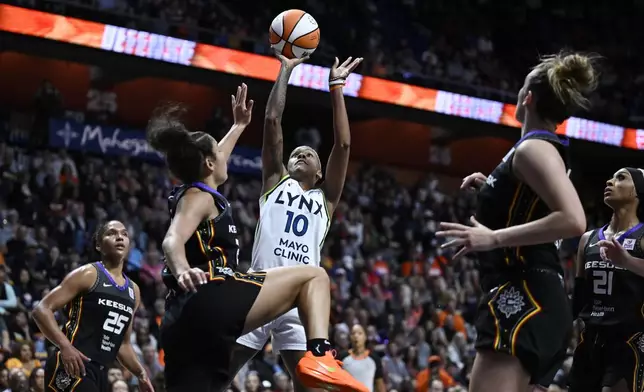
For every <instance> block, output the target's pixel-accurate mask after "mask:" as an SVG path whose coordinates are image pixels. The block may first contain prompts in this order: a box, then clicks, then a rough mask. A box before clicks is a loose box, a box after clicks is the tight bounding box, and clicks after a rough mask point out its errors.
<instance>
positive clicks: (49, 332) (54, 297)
mask: <svg viewBox="0 0 644 392" xmlns="http://www.w3.org/2000/svg"><path fill="white" fill-rule="evenodd" d="M96 279H97V272H96V268H94V267H93V266H91V265H86V266H83V267H80V268H78V269H75V270H74V271H72V272H70V274H69V275H67V276H66V277H65V279H63V281H62V283H61V284H60V285H58V286H57V287H56V288H54V289H53V290H52V291H51V292H50V293H49V294H47V295H46V296H45V298H43V299H42V301H40V302H39V303H38V306H36V308H35V309H34V310H33V312H32V313H31V316H32V317H33V319H34V321H35V322H36V325H38V328H40V331H41V332H42V333H43V334H44V335H45V337H46V338H47V339H49V341H51V342H52V343H54V344H55V345H56V346H57V347H58V348H59V349H60V357H61V361H62V362H63V365H64V367H65V371H66V372H67V374H69V375H71V376H73V377H81V376H84V375H85V365H84V364H83V361H89V360H90V359H89V358H87V357H86V356H85V355H83V353H81V352H80V351H78V350H77V349H76V348H74V346H73V345H72V343H71V342H70V341H69V339H67V336H65V334H64V333H63V332H62V331H61V330H60V329H59V328H58V323H57V322H56V317H55V316H54V312H56V311H57V310H59V309H62V308H63V306H65V305H67V304H68V303H70V302H72V300H73V299H74V298H76V296H78V295H79V294H82V293H84V292H87V291H88V290H89V289H90V288H91V287H92V286H93V285H94V282H96Z"/></svg>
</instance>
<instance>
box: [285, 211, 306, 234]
mask: <svg viewBox="0 0 644 392" xmlns="http://www.w3.org/2000/svg"><path fill="white" fill-rule="evenodd" d="M308 229H309V218H307V217H306V215H302V214H298V215H295V213H294V212H293V211H286V227H284V232H285V233H291V232H293V234H295V235H296V236H298V237H301V236H303V235H304V234H306V231H307V230H308Z"/></svg>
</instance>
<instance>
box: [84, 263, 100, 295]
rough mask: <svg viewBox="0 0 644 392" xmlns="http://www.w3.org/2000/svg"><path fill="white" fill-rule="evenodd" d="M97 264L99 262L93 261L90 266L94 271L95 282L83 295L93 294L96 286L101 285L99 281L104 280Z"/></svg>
mask: <svg viewBox="0 0 644 392" xmlns="http://www.w3.org/2000/svg"><path fill="white" fill-rule="evenodd" d="M99 263H100V261H95V262H93V263H91V264H90V265H91V266H92V267H94V269H95V270H96V280H94V284H93V285H92V287H90V288H89V290H87V291H86V292H85V294H89V293H91V292H93V291H94V290H96V288H97V287H98V285H99V284H101V281H102V280H103V279H104V278H105V277H104V276H103V274H102V273H101V268H100V266H99V265H98V264H99Z"/></svg>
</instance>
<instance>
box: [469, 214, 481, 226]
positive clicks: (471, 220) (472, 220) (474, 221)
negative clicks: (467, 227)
mask: <svg viewBox="0 0 644 392" xmlns="http://www.w3.org/2000/svg"><path fill="white" fill-rule="evenodd" d="M470 222H472V224H473V225H474V226H482V225H481V224H480V223H479V221H477V220H476V218H475V217H474V215H472V216H470Z"/></svg>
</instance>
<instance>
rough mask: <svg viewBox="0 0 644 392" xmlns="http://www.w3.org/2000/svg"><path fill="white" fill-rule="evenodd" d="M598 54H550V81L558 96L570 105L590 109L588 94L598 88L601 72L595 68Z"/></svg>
mask: <svg viewBox="0 0 644 392" xmlns="http://www.w3.org/2000/svg"><path fill="white" fill-rule="evenodd" d="M597 57H598V56H593V55H584V54H579V53H571V54H563V53H560V54H557V55H554V56H550V57H549V58H547V59H546V62H549V63H550V67H549V69H548V81H549V83H550V86H551V87H552V89H553V91H554V93H555V95H556V96H557V98H558V99H559V100H560V101H561V102H562V103H563V104H564V105H565V106H568V107H580V108H584V109H588V108H589V107H590V101H589V100H588V98H587V96H588V95H589V94H590V93H592V92H593V91H594V90H595V89H596V88H597V83H598V78H599V74H598V72H597V70H596V69H595V65H594V64H595V61H596V59H597Z"/></svg>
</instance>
